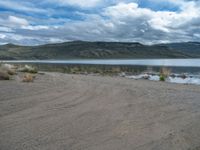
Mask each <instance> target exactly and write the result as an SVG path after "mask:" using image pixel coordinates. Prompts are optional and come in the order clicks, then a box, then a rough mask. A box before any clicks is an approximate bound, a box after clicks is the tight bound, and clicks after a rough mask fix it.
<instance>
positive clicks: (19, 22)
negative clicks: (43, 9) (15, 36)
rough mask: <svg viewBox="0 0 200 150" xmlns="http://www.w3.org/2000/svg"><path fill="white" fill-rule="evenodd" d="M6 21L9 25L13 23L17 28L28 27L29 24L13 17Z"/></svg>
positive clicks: (22, 19)
mask: <svg viewBox="0 0 200 150" xmlns="http://www.w3.org/2000/svg"><path fill="white" fill-rule="evenodd" d="M8 21H9V22H10V23H13V24H14V25H19V26H28V25H29V23H28V21H27V20H26V19H24V18H19V17H15V16H9V17H8Z"/></svg>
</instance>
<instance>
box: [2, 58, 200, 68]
mask: <svg viewBox="0 0 200 150" xmlns="http://www.w3.org/2000/svg"><path fill="white" fill-rule="evenodd" d="M0 62H3V63H33V64H85V65H138V66H169V67H200V59H98V60H97V59H83V60H81V59H74V60H7V61H0Z"/></svg>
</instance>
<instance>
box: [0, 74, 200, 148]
mask: <svg viewBox="0 0 200 150" xmlns="http://www.w3.org/2000/svg"><path fill="white" fill-rule="evenodd" d="M0 149H1V150H199V149H200V86H195V85H181V84H172V83H164V82H154V81H146V80H131V79H126V78H121V77H101V76H91V75H88V76H86V75H66V74H62V73H46V74H45V75H37V77H36V80H35V81H34V83H22V82H21V81H20V79H18V78H17V77H16V79H15V80H12V81H0Z"/></svg>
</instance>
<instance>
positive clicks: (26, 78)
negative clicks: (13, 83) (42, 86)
mask: <svg viewBox="0 0 200 150" xmlns="http://www.w3.org/2000/svg"><path fill="white" fill-rule="evenodd" d="M33 79H34V76H33V75H32V74H29V73H27V74H25V75H24V76H23V79H22V81H23V82H33Z"/></svg>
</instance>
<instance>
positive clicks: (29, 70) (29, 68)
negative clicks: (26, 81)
mask: <svg viewBox="0 0 200 150" xmlns="http://www.w3.org/2000/svg"><path fill="white" fill-rule="evenodd" d="M18 71H20V72H26V73H35V74H36V73H38V70H37V69H36V68H34V67H32V66H29V65H25V66H24V67H21V68H19V69H18Z"/></svg>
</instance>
